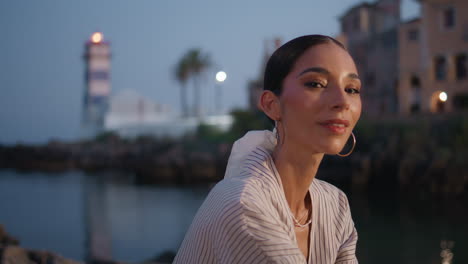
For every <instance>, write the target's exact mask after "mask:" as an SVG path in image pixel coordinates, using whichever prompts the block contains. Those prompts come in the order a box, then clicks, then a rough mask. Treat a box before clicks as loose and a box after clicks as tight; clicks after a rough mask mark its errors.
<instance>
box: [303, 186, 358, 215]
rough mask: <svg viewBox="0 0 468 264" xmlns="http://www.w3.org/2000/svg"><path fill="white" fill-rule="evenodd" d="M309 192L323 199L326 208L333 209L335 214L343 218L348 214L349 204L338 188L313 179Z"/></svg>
mask: <svg viewBox="0 0 468 264" xmlns="http://www.w3.org/2000/svg"><path fill="white" fill-rule="evenodd" d="M311 192H312V193H314V192H315V193H317V195H319V196H320V197H323V198H324V200H325V201H323V202H325V203H326V204H327V206H332V207H333V208H335V209H336V210H335V212H336V213H337V214H338V215H340V216H344V215H346V214H349V202H348V197H347V196H346V194H345V193H344V192H343V191H342V190H340V189H339V188H338V187H336V186H334V185H332V184H330V183H328V182H326V181H322V180H319V179H314V182H313V184H312V186H311Z"/></svg>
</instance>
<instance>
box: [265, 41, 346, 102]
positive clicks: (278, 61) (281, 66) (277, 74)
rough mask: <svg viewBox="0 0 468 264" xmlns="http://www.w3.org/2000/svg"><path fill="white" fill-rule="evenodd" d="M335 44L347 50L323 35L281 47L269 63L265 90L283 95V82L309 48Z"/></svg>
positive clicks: (288, 43)
mask: <svg viewBox="0 0 468 264" xmlns="http://www.w3.org/2000/svg"><path fill="white" fill-rule="evenodd" d="M327 43H334V44H336V45H338V46H339V47H341V48H343V49H344V50H346V48H345V47H344V46H343V44H341V43H340V42H339V41H338V40H336V39H334V38H332V37H329V36H323V35H306V36H302V37H298V38H295V39H293V40H290V41H288V42H287V43H285V44H284V45H282V46H281V47H279V48H278V49H277V50H276V51H275V52H273V54H272V55H271V57H270V59H269V60H268V62H267V65H266V67H265V75H264V79H263V89H264V90H270V91H272V92H273V93H274V94H276V95H278V96H279V95H281V92H282V90H283V80H284V78H286V76H287V75H288V74H289V72H291V70H292V68H293V67H294V64H295V63H296V61H297V60H298V59H299V57H301V55H302V54H303V53H304V52H305V51H306V50H307V49H309V48H311V47H313V46H317V45H320V44H327Z"/></svg>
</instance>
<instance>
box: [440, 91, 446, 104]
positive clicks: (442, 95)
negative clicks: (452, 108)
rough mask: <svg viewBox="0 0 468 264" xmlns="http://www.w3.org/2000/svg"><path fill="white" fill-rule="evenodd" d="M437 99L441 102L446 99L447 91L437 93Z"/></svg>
mask: <svg viewBox="0 0 468 264" xmlns="http://www.w3.org/2000/svg"><path fill="white" fill-rule="evenodd" d="M439 99H440V101H442V102H445V101H447V93H446V92H441V93H440V94H439Z"/></svg>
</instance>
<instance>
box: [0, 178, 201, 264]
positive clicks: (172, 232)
mask: <svg viewBox="0 0 468 264" xmlns="http://www.w3.org/2000/svg"><path fill="white" fill-rule="evenodd" d="M131 182H132V178H131V177H129V176H128V175H118V174H117V173H115V174H114V173H108V174H107V175H86V174H85V173H83V172H66V173H60V174H50V173H42V172H33V173H18V172H15V171H11V170H0V224H3V225H4V227H5V229H6V230H7V232H8V233H9V234H11V235H12V236H14V237H16V238H18V239H19V240H20V242H21V245H22V246H23V247H26V248H31V249H44V250H50V251H53V252H56V253H58V254H60V255H62V256H64V257H66V258H71V259H76V260H84V259H85V258H86V256H87V253H88V250H89V248H88V247H89V243H88V241H89V238H90V236H92V235H93V234H91V233H90V230H92V229H93V228H92V226H91V224H90V219H89V216H90V215H95V216H97V217H96V218H98V219H97V220H96V221H97V222H95V223H94V224H93V225H94V226H97V227H104V228H98V230H97V231H96V230H95V231H94V235H97V236H100V237H104V238H105V241H106V244H108V246H109V247H110V251H111V252H110V253H111V256H112V258H113V259H116V260H120V261H129V262H130V261H131V262H134V261H143V260H146V259H149V258H152V257H155V256H158V255H160V254H161V253H163V252H165V251H166V250H171V251H176V250H177V248H178V247H179V245H180V243H181V242H182V239H183V237H184V235H185V232H186V230H187V229H188V227H189V225H190V223H191V221H192V218H193V216H194V215H195V213H196V211H197V209H198V208H199V207H200V205H201V203H202V202H203V200H204V198H205V197H206V195H207V193H208V187H195V188H183V187H167V186H165V187H158V186H154V187H148V186H138V185H133V184H131ZM96 205H98V206H96ZM95 229H96V228H95ZM96 233H97V234H96Z"/></svg>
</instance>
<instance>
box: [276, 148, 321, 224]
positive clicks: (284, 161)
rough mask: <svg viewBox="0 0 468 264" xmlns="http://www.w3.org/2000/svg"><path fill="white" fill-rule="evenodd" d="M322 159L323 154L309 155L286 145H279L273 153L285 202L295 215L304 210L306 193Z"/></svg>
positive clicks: (300, 149) (304, 151)
mask: <svg viewBox="0 0 468 264" xmlns="http://www.w3.org/2000/svg"><path fill="white" fill-rule="evenodd" d="M322 158H323V153H317V154H311V153H310V151H307V150H305V149H303V148H302V147H301V146H291V145H288V144H279V145H277V146H276V148H275V150H274V151H273V159H274V161H275V166H276V169H277V171H278V173H279V175H280V178H281V182H282V184H283V189H284V193H285V196H286V200H287V201H288V204H289V208H291V211H292V212H293V214H295V215H298V214H299V213H300V212H301V211H303V210H304V209H306V198H307V192H308V191H309V186H310V185H311V184H312V181H313V179H314V178H315V175H316V174H317V169H318V167H319V165H320V162H321V161H322Z"/></svg>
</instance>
